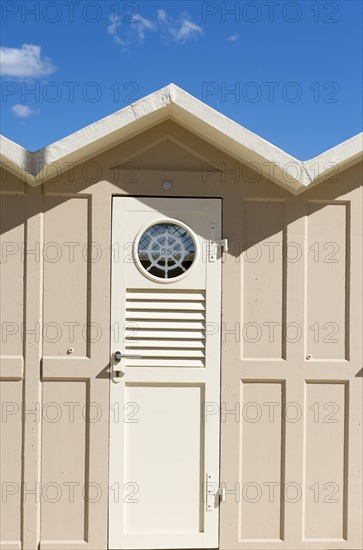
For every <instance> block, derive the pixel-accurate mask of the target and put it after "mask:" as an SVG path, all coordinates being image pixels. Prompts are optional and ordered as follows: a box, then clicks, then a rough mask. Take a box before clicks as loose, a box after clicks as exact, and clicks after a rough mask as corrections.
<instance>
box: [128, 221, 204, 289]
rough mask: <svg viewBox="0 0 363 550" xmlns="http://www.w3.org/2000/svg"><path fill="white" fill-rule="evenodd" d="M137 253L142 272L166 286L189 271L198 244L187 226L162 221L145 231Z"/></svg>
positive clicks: (138, 244)
mask: <svg viewBox="0 0 363 550" xmlns="http://www.w3.org/2000/svg"><path fill="white" fill-rule="evenodd" d="M136 251H137V259H138V265H139V267H140V268H141V270H142V271H144V272H146V274H148V275H149V276H151V277H152V278H157V279H162V280H163V281H164V282H166V281H169V280H170V279H175V278H176V277H180V276H182V275H183V274H184V273H186V271H188V269H190V267H191V266H192V264H193V262H194V260H195V256H196V243H195V240H194V237H193V235H192V233H191V231H190V230H189V228H188V227H187V226H185V225H184V224H181V223H176V222H174V220H173V221H162V222H159V223H155V224H154V225H151V226H150V227H148V228H147V229H145V230H144V231H143V233H142V234H141V235H140V237H139V239H138V240H137V242H136Z"/></svg>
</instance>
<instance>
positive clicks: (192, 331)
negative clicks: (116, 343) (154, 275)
mask: <svg viewBox="0 0 363 550" xmlns="http://www.w3.org/2000/svg"><path fill="white" fill-rule="evenodd" d="M125 350H126V351H128V352H132V353H135V354H138V355H140V356H141V357H140V358H127V359H125V361H126V362H125V366H129V367H132V366H135V367H137V366H138V367H204V366H205V292H204V291H200V290H188V291H183V290H180V291H177V290H167V289H165V290H162V291H160V290H158V291H156V290H138V289H128V290H127V291H126V331H125Z"/></svg>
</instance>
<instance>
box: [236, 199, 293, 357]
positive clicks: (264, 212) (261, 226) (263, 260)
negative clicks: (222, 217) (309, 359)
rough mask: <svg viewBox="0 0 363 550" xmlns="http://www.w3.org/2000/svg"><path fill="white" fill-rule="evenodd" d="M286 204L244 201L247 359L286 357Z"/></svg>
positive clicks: (245, 353)
mask: <svg viewBox="0 0 363 550" xmlns="http://www.w3.org/2000/svg"><path fill="white" fill-rule="evenodd" d="M284 220H285V210H284V203H282V202H275V201H269V200H266V201H265V200H261V201H260V200H258V201H253V200H250V201H244V208H243V293H242V296H241V298H242V304H243V306H242V307H243V327H242V336H243V337H242V355H243V357H244V358H262V359H267V358H271V359H272V358H283V357H284V355H285V350H284V346H283V339H282V329H283V326H284V323H285V308H286V302H285V296H284V290H285V284H284V283H285V266H284V261H283V246H284V244H285V242H284V241H285V228H284Z"/></svg>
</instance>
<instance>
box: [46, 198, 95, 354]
mask: <svg viewBox="0 0 363 550" xmlns="http://www.w3.org/2000/svg"><path fill="white" fill-rule="evenodd" d="M88 205H89V200H88V198H87V197H79V198H74V197H66V196H62V197H58V196H46V197H45V209H46V211H45V216H44V218H45V219H44V328H43V333H44V355H50V356H56V355H61V356H66V355H67V350H68V349H69V348H74V352H73V355H75V356H83V357H84V356H87V354H88V350H87V324H88V322H89V319H88V313H89V309H88V308H89V304H88V303H87V297H88V292H89V284H88V283H89V281H88V265H87V244H88V233H89V226H88ZM95 253H96V248H95ZM91 254H92V250H91ZM95 257H96V256H95Z"/></svg>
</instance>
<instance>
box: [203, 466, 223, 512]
mask: <svg viewBox="0 0 363 550" xmlns="http://www.w3.org/2000/svg"><path fill="white" fill-rule="evenodd" d="M205 502H206V510H207V512H210V511H211V510H213V509H214V508H216V506H218V505H219V503H220V502H226V489H225V487H223V486H222V485H221V486H219V485H218V483H215V481H214V476H213V475H212V474H207V475H206V483H205Z"/></svg>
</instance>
